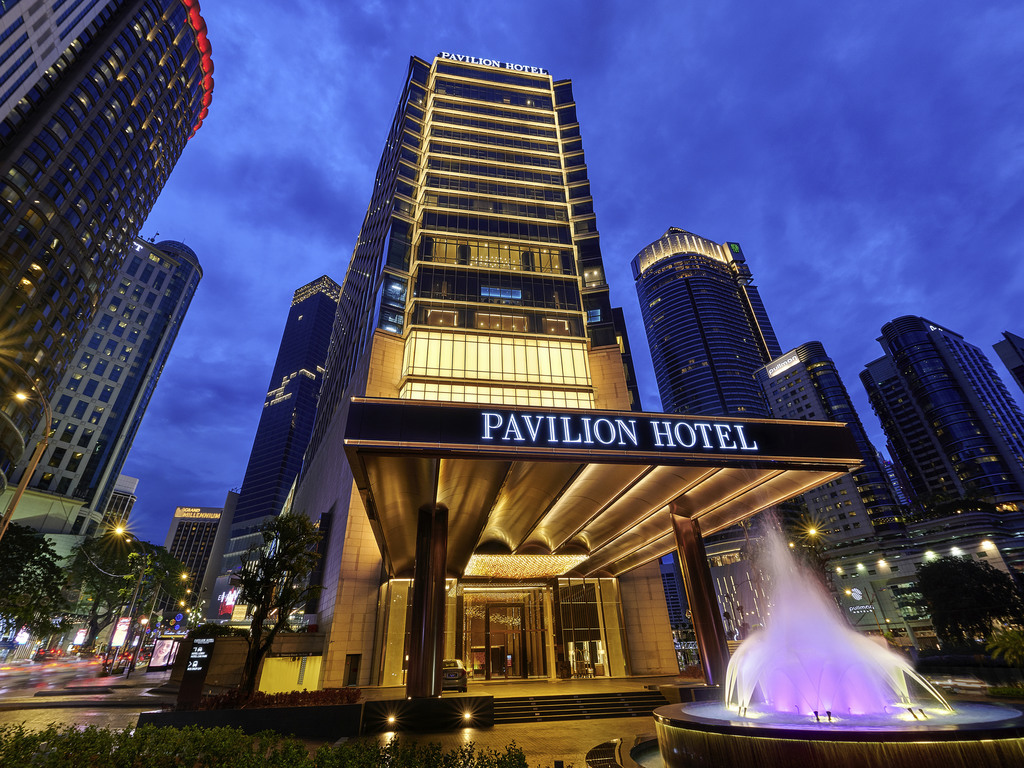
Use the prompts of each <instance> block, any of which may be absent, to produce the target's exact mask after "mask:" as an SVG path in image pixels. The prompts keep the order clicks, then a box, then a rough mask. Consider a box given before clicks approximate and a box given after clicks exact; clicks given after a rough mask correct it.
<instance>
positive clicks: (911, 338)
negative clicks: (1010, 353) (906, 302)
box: [860, 316, 1024, 509]
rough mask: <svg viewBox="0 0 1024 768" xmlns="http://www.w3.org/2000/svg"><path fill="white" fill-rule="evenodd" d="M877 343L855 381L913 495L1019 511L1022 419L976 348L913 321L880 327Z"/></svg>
mask: <svg viewBox="0 0 1024 768" xmlns="http://www.w3.org/2000/svg"><path fill="white" fill-rule="evenodd" d="M878 341H879V343H880V344H881V345H882V348H883V349H884V350H885V356H884V357H881V358H879V359H878V360H874V361H872V362H870V363H868V365H867V367H866V368H865V370H864V371H862V372H861V375H860V376H861V381H862V382H863V383H864V386H865V387H866V388H867V391H868V396H869V398H870V399H871V406H872V408H874V410H875V413H876V414H878V418H879V419H880V420H881V422H882V428H883V429H884V430H885V434H886V437H887V438H888V440H889V447H890V453H891V455H892V456H893V458H894V459H896V460H898V461H899V463H900V465H901V466H902V468H903V470H904V474H905V476H906V477H907V479H908V481H909V483H910V486H911V487H910V489H909V490H910V491H911V492H912V493H913V495H914V496H915V497H916V498H917V499H918V500H922V499H928V498H929V497H932V496H934V495H936V494H938V495H942V496H948V497H954V498H955V497H963V496H976V497H981V498H983V499H988V500H990V501H992V502H994V503H996V504H997V505H1001V506H1003V507H1004V508H1006V509H1021V508H1024V416H1022V414H1021V411H1020V409H1019V408H1018V407H1017V404H1016V403H1015V402H1014V401H1013V400H1012V399H1011V398H1010V396H1009V393H1008V392H1007V390H1006V387H1005V386H1004V385H1003V382H1002V380H1000V378H999V376H998V375H997V374H996V372H995V369H994V368H993V367H992V364H991V363H990V362H989V361H988V359H987V358H986V357H985V355H984V354H982V352H981V350H980V349H978V348H977V347H975V346H974V345H972V344H969V343H968V342H967V341H965V340H964V338H963V337H962V336H960V334H958V333H955V332H953V331H950V330H948V329H946V328H943V327H941V326H939V325H937V324H935V323H933V322H931V321H929V320H926V319H924V318H922V317H913V316H904V317H898V318H896V319H895V320H893V321H891V322H889V323H886V324H885V325H884V326H882V335H881V337H879V339H878Z"/></svg>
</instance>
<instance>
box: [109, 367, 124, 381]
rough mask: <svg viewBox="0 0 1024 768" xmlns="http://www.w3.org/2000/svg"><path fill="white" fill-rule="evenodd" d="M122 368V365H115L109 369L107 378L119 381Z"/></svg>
mask: <svg viewBox="0 0 1024 768" xmlns="http://www.w3.org/2000/svg"><path fill="white" fill-rule="evenodd" d="M123 370H124V367H123V366H120V365H115V366H114V367H113V368H111V369H110V376H108V378H109V379H110V380H111V381H120V379H121V372H122V371H123Z"/></svg>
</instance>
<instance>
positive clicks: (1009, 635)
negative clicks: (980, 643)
mask: <svg viewBox="0 0 1024 768" xmlns="http://www.w3.org/2000/svg"><path fill="white" fill-rule="evenodd" d="M985 650H987V651H991V652H992V656H993V657H995V658H997V659H998V658H999V657H1000V656H1002V657H1003V658H1004V659H1006V663H1007V664H1009V665H1010V666H1013V667H1024V630H1020V629H1000V630H997V631H995V632H993V633H992V636H991V637H989V639H988V642H987V643H986V644H985Z"/></svg>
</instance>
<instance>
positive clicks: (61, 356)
mask: <svg viewBox="0 0 1024 768" xmlns="http://www.w3.org/2000/svg"><path fill="white" fill-rule="evenodd" d="M36 5H38V4H36ZM96 8H100V6H99V5H98V4H97V3H88V4H86V5H83V4H81V3H73V4H70V5H68V6H67V7H66V8H64V9H62V11H61V15H63V14H66V13H74V14H75V16H74V17H71V16H69V17H68V19H67V21H69V23H70V22H75V21H76V20H77V18H78V17H79V16H81V18H82V19H83V20H84V19H85V17H86V14H88V13H91V12H92V10H94V9H96ZM28 10H29V12H30V13H31V12H33V8H29V9H28ZM5 15H6V14H5ZM3 21H4V19H3V17H0V24H2V23H3ZM8 28H9V26H8ZM75 29H76V27H75V24H74V23H70V26H68V27H67V28H66V29H62V31H61V32H60V34H59V35H58V37H61V39H62V49H61V52H60V54H59V55H58V56H57V57H56V59H55V60H54V61H53V63H52V64H51V65H49V66H48V67H47V69H45V70H44V71H42V72H39V71H38V70H33V71H32V72H31V73H27V75H26V76H27V77H28V78H29V79H26V80H25V81H24V82H25V83H28V82H29V80H31V81H32V85H31V87H29V88H28V90H27V91H26V92H25V94H24V96H22V97H21V98H20V99H19V100H18V101H17V103H16V104H15V105H14V106H13V108H12V109H11V110H10V112H8V113H7V114H6V116H5V117H4V118H3V120H2V122H0V167H3V168H4V169H5V171H4V176H3V179H0V355H2V356H3V357H4V358H7V359H9V360H12V361H13V364H14V365H17V366H18V368H14V367H13V366H5V365H3V364H0V390H3V391H4V392H9V391H10V390H12V389H15V388H20V389H25V388H26V384H27V382H26V381H25V380H24V379H26V378H30V379H31V380H32V382H33V383H34V384H35V386H36V388H37V391H38V392H40V393H42V395H43V396H45V397H50V396H52V395H53V393H54V392H55V391H56V388H57V386H58V385H59V383H60V380H61V377H62V376H63V375H64V373H65V369H66V366H67V365H68V364H69V363H70V360H71V357H72V355H73V353H74V351H75V349H76V348H77V347H78V345H79V343H80V342H81V341H82V338H83V334H84V333H85V331H86V328H87V327H88V325H89V323H90V322H92V320H93V317H94V315H95V313H96V312H97V311H98V309H99V307H100V303H101V301H102V299H103V295H104V293H105V292H106V291H107V290H108V289H109V288H110V286H111V285H112V284H113V283H114V281H115V280H116V277H117V274H118V270H119V269H120V267H121V260H122V257H123V256H124V255H125V254H127V253H128V252H129V251H130V250H131V248H132V242H133V239H134V238H135V236H136V235H137V234H138V231H139V227H140V226H141V225H142V222H143V221H144V220H145V218H146V216H147V215H148V213H149V211H150V209H151V207H152V205H153V202H154V201H155V199H156V196H157V195H158V194H159V192H160V190H161V189H162V188H163V185H164V183H165V182H166V180H167V177H168V175H169V174H170V172H171V169H172V168H173V167H174V164H175V163H176V161H177V159H178V157H179V155H180V154H181V152H182V149H183V148H184V146H185V142H186V141H187V140H188V139H189V138H190V137H191V136H192V135H193V134H194V133H195V131H196V130H197V129H198V128H199V126H200V125H201V124H202V121H203V118H204V117H205V115H206V111H207V107H208V106H209V104H210V99H211V92H212V89H213V77H212V72H213V63H212V61H211V59H210V43H209V41H208V40H207V37H206V24H205V22H204V21H203V19H202V17H201V16H200V13H199V6H198V2H196V0H109V2H107V3H105V4H104V5H102V8H101V9H100V10H98V11H97V13H96V14H95V17H94V18H93V19H92V20H91V21H90V22H89V23H88V24H87V25H86V26H85V28H84V29H83V30H82V31H81V32H78V33H75V32H74V30H75ZM12 34H17V30H15V31H14V32H12ZM18 39H20V37H19V38H18ZM19 50H20V49H19ZM12 55H15V54H13V53H12ZM19 60H20V57H19ZM26 61H27V59H26ZM19 66H21V65H20V64H19ZM26 72H27V70H26V71H25V72H23V74H26ZM20 77H21V76H20V75H19V76H18V78H20ZM16 80H17V78H16ZM9 87H13V84H12V86H9ZM19 87H20V86H19ZM19 369H20V370H22V371H24V373H20V371H19ZM2 408H3V412H2V414H0V475H2V476H0V482H3V481H5V480H6V476H7V473H9V472H10V471H11V469H12V468H13V465H14V464H15V463H16V462H17V461H18V460H19V459H20V458H21V456H22V454H23V452H24V440H25V437H26V436H28V435H29V434H30V433H31V431H32V429H34V428H35V426H36V425H37V424H38V422H39V421H40V419H41V415H42V414H41V412H40V409H39V407H38V405H37V404H36V403H32V402H28V403H25V404H20V405H18V404H13V403H9V402H6V401H5V402H4V403H3V406H2Z"/></svg>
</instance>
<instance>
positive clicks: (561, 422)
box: [345, 398, 860, 464]
mask: <svg viewBox="0 0 1024 768" xmlns="http://www.w3.org/2000/svg"><path fill="white" fill-rule="evenodd" d="M349 408H350V410H349V416H348V420H347V426H346V433H345V443H346V446H347V450H353V449H360V450H372V451H383V452H391V451H393V450H395V449H398V450H400V451H401V452H405V451H423V452H429V453H439V454H447V453H472V454H474V455H478V456H480V457H481V458H482V457H483V456H484V455H485V454H486V453H489V452H491V453H493V454H496V455H497V454H508V453H509V452H513V453H516V454H522V455H523V456H524V457H526V456H529V455H531V454H535V455H536V458H555V457H564V458H565V459H568V460H579V459H580V458H581V457H583V456H589V457H592V460H594V461H651V460H653V461H656V462H659V463H663V464H677V463H679V464H688V463H691V462H695V461H697V462H699V461H705V460H706V459H707V458H711V457H717V458H716V460H718V461H724V462H729V461H730V459H731V460H735V461H739V462H750V461H754V462H758V463H760V462H761V461H769V462H771V461H774V460H775V459H779V458H793V459H812V460H814V461H815V462H820V461H824V462H829V463H831V462H832V461H839V460H841V461H847V462H848V461H849V460H850V458H851V457H858V456H859V455H860V452H859V451H858V450H857V447H856V443H855V442H854V440H853V437H852V436H851V434H850V432H849V430H847V429H846V428H845V427H844V426H843V425H841V424H835V423H831V422H820V421H818V422H815V421H780V420H774V419H737V418H728V417H711V418H708V417H706V416H705V417H700V416H684V415H679V414H671V413H639V412H630V411H625V412H623V411H581V410H570V409H539V408H510V407H505V406H474V405H469V404H465V405H454V404H453V405H437V404H434V403H416V402H410V401H408V400H390V399H372V398H353V400H352V402H351V404H350V406H349Z"/></svg>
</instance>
